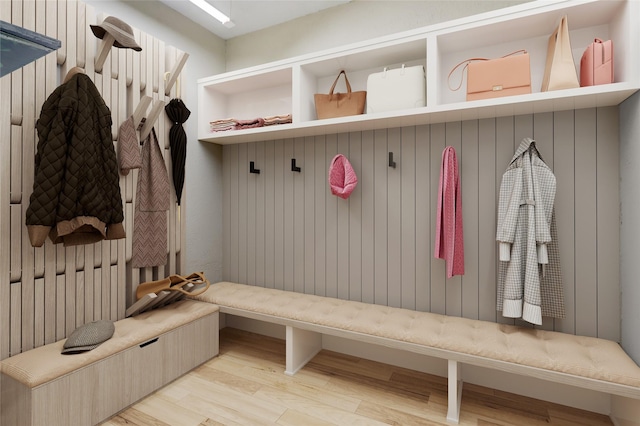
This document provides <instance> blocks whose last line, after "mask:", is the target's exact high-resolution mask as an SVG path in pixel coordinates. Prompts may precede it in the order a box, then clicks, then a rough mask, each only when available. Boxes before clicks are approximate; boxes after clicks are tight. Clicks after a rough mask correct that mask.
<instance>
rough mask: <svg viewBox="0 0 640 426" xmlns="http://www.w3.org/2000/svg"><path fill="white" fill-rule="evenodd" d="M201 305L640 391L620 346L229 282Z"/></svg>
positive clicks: (635, 370)
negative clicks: (375, 337)
mask: <svg viewBox="0 0 640 426" xmlns="http://www.w3.org/2000/svg"><path fill="white" fill-rule="evenodd" d="M197 299H198V300H202V301H206V302H209V303H214V304H217V305H220V306H224V307H231V308H236V309H242V310H246V311H251V312H256V313H261V314H266V315H272V316H275V317H282V318H287V319H291V320H297V321H303V322H308V323H312V324H318V325H322V326H326V327H333V328H337V329H342V330H348V331H352V332H357V333H363V334H368V335H373V336H378V337H384V338H389V339H394V340H398V341H403V342H409V343H415V344H419V345H424V346H428V347H433V348H438V349H443V350H447V351H453V352H457V353H463V354H469V355H475V356H479V357H483V358H488V359H492V360H499V361H505V362H509V363H515V364H521V365H525V366H530V367H537V368H541V369H545V370H551V371H556V372H561V373H566V374H571V375H575V376H581V377H587V378H591V379H597V380H603V381H607V382H612V383H618V384H623V385H628V386H633V387H640V367H638V365H636V363H635V362H634V361H633V360H632V359H631V358H630V357H629V356H628V355H627V354H626V353H625V352H624V350H623V349H622V348H621V347H620V345H618V344H617V343H616V342H613V341H610V340H605V339H599V338H593V337H583V336H575V335H571V334H565V333H559V332H553V331H544V330H535V329H531V328H524V327H517V326H512V325H505V324H497V323H493V322H488V321H480V320H471V319H467V318H458V317H452V316H445V315H438V314H433V313H427V312H417V311H412V310H408V309H401V308H392V307H388V306H380V305H373V304H369V303H361V302H353V301H347V300H340V299H334V298H330V297H322V296H315V295H308V294H302V293H296V292H290V291H282V290H276V289H267V288H262V287H255V286H249V285H244V284H235V283H228V282H221V283H217V284H214V285H212V286H211V287H210V288H209V289H208V290H207V291H206V292H205V293H203V294H202V295H200V296H198V297H197Z"/></svg>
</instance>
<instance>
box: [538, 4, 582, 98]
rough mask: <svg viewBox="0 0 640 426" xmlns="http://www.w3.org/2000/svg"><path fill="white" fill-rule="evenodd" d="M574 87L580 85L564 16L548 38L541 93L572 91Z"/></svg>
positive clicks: (567, 25)
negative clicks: (562, 90)
mask: <svg viewBox="0 0 640 426" xmlns="http://www.w3.org/2000/svg"><path fill="white" fill-rule="evenodd" d="M574 87H580V83H579V82H578V73H577V72H576V66H575V63H574V61H573V55H572V53H571V41H570V40H569V24H568V21H567V16H566V15H565V16H563V17H562V19H561V20H560V25H558V28H556V30H555V31H554V33H553V34H551V37H549V45H548V48H547V63H546V66H545V69H544V78H543V79H542V89H541V91H542V92H547V91H549V90H560V89H572V88H574Z"/></svg>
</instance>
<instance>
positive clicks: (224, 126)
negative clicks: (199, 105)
mask: <svg viewBox="0 0 640 426" xmlns="http://www.w3.org/2000/svg"><path fill="white" fill-rule="evenodd" d="M236 124H238V120H236V119H235V118H225V119H222V120H214V121H210V122H209V126H210V127H209V129H210V131H211V132H222V131H225V130H233V129H235V128H236Z"/></svg>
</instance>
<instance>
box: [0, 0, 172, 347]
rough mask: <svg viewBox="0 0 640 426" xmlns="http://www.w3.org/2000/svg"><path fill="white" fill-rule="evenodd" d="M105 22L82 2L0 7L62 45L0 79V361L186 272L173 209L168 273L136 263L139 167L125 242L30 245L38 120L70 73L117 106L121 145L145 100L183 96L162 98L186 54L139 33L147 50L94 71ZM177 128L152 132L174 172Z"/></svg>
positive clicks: (111, 313) (116, 311) (52, 0)
mask: <svg viewBox="0 0 640 426" xmlns="http://www.w3.org/2000/svg"><path fill="white" fill-rule="evenodd" d="M106 16H107V15H102V14H96V12H95V11H94V9H93V8H92V7H91V6H87V5H85V4H84V3H82V2H80V1H77V0H57V1H56V0H47V1H43V0H37V1H34V0H11V1H1V2H0V19H1V20H3V21H6V22H11V23H13V24H15V25H19V26H22V27H24V28H27V29H29V30H33V31H37V32H39V33H41V34H45V35H47V36H50V37H53V38H56V39H58V40H60V41H61V42H62V47H61V48H60V49H59V50H57V51H56V52H55V53H50V54H48V55H47V56H45V57H43V58H41V59H38V60H36V61H35V62H32V63H30V64H28V65H26V66H24V67H23V68H21V69H19V70H16V71H14V72H13V73H11V74H10V75H6V76H4V77H2V78H1V79H0V89H1V93H2V96H1V99H0V132H1V134H0V359H4V358H6V357H8V356H10V355H15V354H17V353H20V352H23V351H26V350H29V349H31V348H34V347H38V346H42V345H44V344H48V343H52V342H55V341H57V340H60V339H63V338H65V337H66V336H67V335H68V334H69V333H71V332H72V331H73V330H74V329H75V328H76V327H77V326H79V325H82V324H84V323H86V322H90V321H94V320H99V319H111V320H117V319H121V318H123V317H124V313H125V310H126V307H127V306H128V305H129V304H131V303H132V298H133V294H134V292H135V287H136V286H137V284H138V283H139V282H141V280H150V279H156V278H158V277H164V276H166V275H169V274H171V273H176V272H180V267H181V257H180V254H181V252H182V248H183V245H184V239H183V238H182V232H183V226H182V224H181V223H180V219H179V215H178V214H177V204H176V203H175V202H174V203H172V205H171V209H170V210H169V212H168V215H169V216H168V217H169V226H168V230H167V232H168V237H169V238H168V241H169V247H168V252H167V264H166V266H163V267H156V268H144V269H141V270H140V269H135V268H132V267H131V266H130V259H131V254H132V253H131V242H132V236H133V212H134V205H135V188H136V182H137V176H138V172H137V170H136V171H133V172H132V173H130V174H129V175H128V176H127V177H123V176H121V177H120V184H121V190H122V197H123V203H124V204H123V206H124V211H125V228H126V232H127V238H126V239H124V240H117V241H104V242H99V243H96V244H91V245H85V246H76V247H63V246H62V245H54V244H52V243H51V241H49V240H47V242H46V243H45V245H44V246H43V247H41V248H33V247H31V244H30V242H29V238H28V235H27V230H26V226H25V225H24V222H25V213H26V209H27V207H28V205H29V196H30V194H31V192H32V187H33V177H34V160H33V159H34V156H35V152H36V145H37V141H38V135H37V132H36V131H35V122H36V120H37V118H38V116H39V114H40V108H41V106H42V104H43V103H44V101H45V100H46V98H47V97H48V96H49V95H50V94H51V92H53V91H54V90H55V89H56V87H57V86H58V85H59V84H60V83H61V80H63V79H64V77H65V76H66V74H67V72H68V70H70V69H71V68H73V67H74V66H79V67H81V68H83V69H84V70H85V72H86V74H87V75H89V76H90V77H91V78H92V80H93V82H94V83H95V85H96V87H97V88H98V90H99V91H100V93H101V94H102V97H103V98H104V100H105V102H106V104H107V105H108V106H109V108H110V109H111V114H112V119H113V129H112V132H113V138H114V147H115V144H116V143H117V142H116V140H117V136H118V135H117V132H118V128H119V126H120V124H121V123H122V122H123V121H124V120H125V119H126V118H127V117H128V116H130V115H131V114H132V113H133V111H134V109H135V107H136V106H137V105H138V102H139V101H140V97H141V96H143V95H148V96H151V97H153V99H154V100H156V99H159V100H163V101H165V102H168V101H169V100H170V99H171V98H173V97H175V96H176V86H174V88H173V89H172V91H171V93H170V96H165V93H164V91H165V90H164V86H165V84H164V78H165V71H171V70H172V69H173V66H174V64H175V63H176V62H177V61H178V59H179V58H180V55H181V53H182V52H180V51H178V50H177V49H175V48H173V47H171V46H168V45H165V43H164V42H163V41H161V40H158V39H155V38H153V37H151V36H150V35H148V34H145V33H142V32H140V31H138V30H136V29H134V32H135V37H136V40H137V41H138V44H140V46H141V47H142V48H143V50H142V52H139V53H138V52H134V51H132V50H129V49H117V48H112V49H111V52H110V54H109V56H108V57H107V60H106V62H105V64H104V66H103V70H102V72H100V73H97V72H95V66H94V63H95V56H96V55H97V51H98V48H99V46H100V42H101V40H99V39H97V38H96V37H95V36H94V35H93V33H92V31H91V29H90V27H89V25H91V24H97V23H101V22H102V21H103V19H104V18H105V17H106ZM170 125H171V123H170V122H169V120H168V119H167V117H166V114H164V113H162V114H161V116H160V118H159V120H158V122H157V123H156V124H155V128H156V132H157V134H158V138H159V141H160V145H161V147H163V148H164V149H163V154H164V157H165V162H166V166H167V169H168V171H169V173H170V174H171V167H170V161H171V160H170V159H171V156H170V151H169V139H168V134H169V128H170ZM172 194H173V195H172V200H174V201H175V194H174V192H173V190H172ZM183 204H184V203H183ZM183 208H184V207H183Z"/></svg>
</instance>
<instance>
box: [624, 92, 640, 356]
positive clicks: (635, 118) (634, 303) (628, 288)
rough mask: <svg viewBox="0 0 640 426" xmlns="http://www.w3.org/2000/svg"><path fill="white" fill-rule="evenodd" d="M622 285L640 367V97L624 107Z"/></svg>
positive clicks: (627, 345)
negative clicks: (639, 186)
mask: <svg viewBox="0 0 640 426" xmlns="http://www.w3.org/2000/svg"><path fill="white" fill-rule="evenodd" d="M620 129H621V130H620V199H621V201H622V203H621V206H620V278H621V282H620V286H621V290H622V294H621V296H622V297H621V299H622V346H623V347H624V349H625V350H626V351H627V353H628V354H629V355H631V357H632V358H633V359H634V361H635V362H636V363H638V364H640V333H638V330H640V309H638V304H639V303H640V285H638V277H640V262H638V253H640V226H639V225H638V223H639V220H640V191H638V184H639V183H640V168H639V167H638V164H640V144H639V143H638V142H639V141H640V94H639V93H636V94H634V95H633V96H631V97H630V98H629V99H627V100H626V101H625V102H623V103H622V104H621V105H620Z"/></svg>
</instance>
